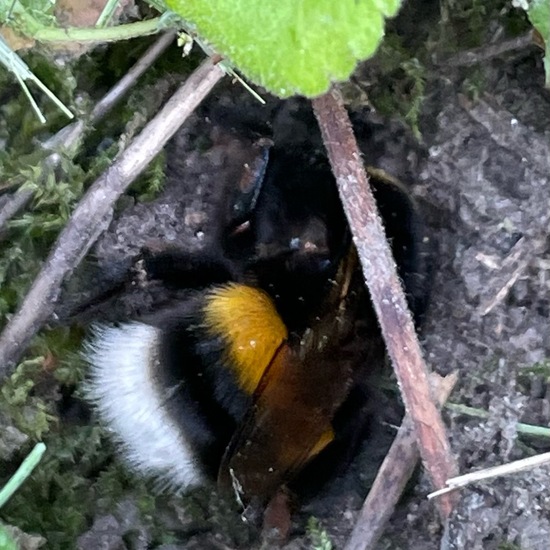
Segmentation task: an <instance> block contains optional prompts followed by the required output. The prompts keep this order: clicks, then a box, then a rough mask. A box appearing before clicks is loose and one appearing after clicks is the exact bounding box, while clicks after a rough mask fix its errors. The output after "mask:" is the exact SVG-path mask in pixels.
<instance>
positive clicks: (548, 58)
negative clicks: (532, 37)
mask: <svg viewBox="0 0 550 550" xmlns="http://www.w3.org/2000/svg"><path fill="white" fill-rule="evenodd" d="M527 15H528V16H529V20H530V21H531V23H532V24H533V27H535V29H537V31H539V33H540V35H541V36H542V39H543V40H544V43H545V45H546V49H545V51H546V53H545V57H544V70H545V72H546V87H547V88H550V0H531V2H529V9H528V10H527Z"/></svg>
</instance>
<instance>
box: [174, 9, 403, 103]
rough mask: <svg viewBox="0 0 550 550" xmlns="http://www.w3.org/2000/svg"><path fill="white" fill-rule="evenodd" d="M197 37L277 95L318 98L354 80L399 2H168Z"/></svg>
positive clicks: (374, 48) (374, 47)
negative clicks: (340, 83)
mask: <svg viewBox="0 0 550 550" xmlns="http://www.w3.org/2000/svg"><path fill="white" fill-rule="evenodd" d="M166 3H167V5H168V6H169V7H170V8H171V9H173V10H174V11H175V12H177V13H178V14H179V15H180V16H181V17H182V18H183V19H184V20H185V21H187V22H188V23H189V24H191V25H192V26H193V28H196V31H197V33H198V35H199V37H200V38H201V39H203V40H205V41H206V42H207V43H208V44H209V45H210V46H211V47H212V48H214V50H215V51H216V52H218V53H220V54H221V55H223V56H225V57H226V58H227V59H228V60H229V62H230V63H232V64H233V65H234V66H235V67H236V68H237V69H238V70H239V71H241V72H242V73H243V74H244V75H245V76H246V77H247V78H249V79H250V80H252V81H253V82H256V83H257V84H260V85H262V86H264V87H266V88H267V89H269V90H270V91H272V92H274V93H275V94H277V95H279V96H280V97H287V96H290V95H293V94H303V95H307V96H316V95H319V94H322V93H323V92H325V91H326V90H327V89H328V87H329V85H330V83H331V82H332V81H336V80H346V79H347V78H349V76H350V74H351V73H352V71H353V69H354V68H355V66H356V64H357V62H358V61H359V60H362V59H366V58H367V57H369V56H371V55H372V54H373V53H374V52H375V50H376V48H377V46H378V43H379V42H380V40H381V38H382V36H383V35H384V17H391V16H393V15H395V13H396V12H397V10H398V8H399V5H400V3H401V2H400V0H337V1H336V0H278V1H277V2H265V1H263V0H167V2H166Z"/></svg>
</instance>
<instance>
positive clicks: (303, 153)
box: [85, 140, 426, 504]
mask: <svg viewBox="0 0 550 550" xmlns="http://www.w3.org/2000/svg"><path fill="white" fill-rule="evenodd" d="M256 147H257V155H256V157H255V158H256V162H255V163H254V164H252V165H251V166H247V170H245V172H246V173H245V176H243V179H242V180H241V181H240V182H239V185H237V186H235V191H234V192H233V193H232V196H231V197H230V198H229V199H228V200H227V201H226V202H225V204H226V205H229V207H228V208H227V207H226V206H224V208H223V210H222V211H221V212H220V215H219V216H218V222H217V223H218V225H219V228H218V230H217V237H216V242H215V244H213V245H212V246H210V247H209V248H208V249H206V250H204V251H201V252H199V253H189V252H184V251H181V250H178V249H175V248H165V249H161V250H154V251H153V250H149V249H145V250H144V251H143V252H142V255H141V260H140V261H141V263H142V265H143V270H144V271H145V273H146V274H147V277H148V278H149V279H152V280H156V281H160V282H161V283H162V284H163V285H165V286H166V287H169V288H173V289H177V290H178V292H179V294H178V296H179V298H177V299H176V300H174V301H173V302H172V303H170V304H168V305H165V306H163V307H161V308H159V309H157V310H156V311H153V312H151V313H148V314H146V315H143V316H141V317H140V318H138V319H134V320H130V321H127V322H123V323H120V324H118V325H116V326H100V327H96V328H95V334H94V336H93V338H92V339H91V340H90V341H89V342H88V344H87V346H86V351H85V355H86V358H87V360H88V362H89V363H90V365H91V369H90V377H89V378H90V379H89V382H88V384H87V394H88V397H89V399H90V400H91V401H93V402H94V404H95V406H96V408H97V411H98V413H99V416H100V417H101V419H102V420H103V421H104V422H105V423H106V425H107V426H108V427H109V428H110V429H111V431H112V433H113V435H114V437H115V438H116V439H117V440H118V442H119V444H120V448H121V451H122V454H123V455H124V457H125V458H126V460H127V461H128V463H129V464H130V465H131V466H132V467H133V468H134V469H135V470H137V471H138V472H141V473H143V474H145V475H147V476H152V477H154V478H156V479H157V480H158V482H159V485H160V487H161V488H168V489H170V490H172V491H181V490H185V489H187V488H190V487H193V486H197V485H201V484H203V483H206V482H207V481H208V480H211V479H216V480H217V481H218V484H219V486H220V487H221V488H222V489H224V490H227V491H229V492H233V493H234V494H235V495H236V496H237V497H238V500H239V501H241V502H243V503H245V504H246V503H247V502H250V501H253V500H256V501H258V502H260V503H262V504H266V503H267V502H268V501H269V500H270V499H271V498H272V497H273V496H274V495H275V494H276V492H277V491H278V490H279V489H280V488H281V487H282V486H290V487H291V489H293V490H295V491H297V492H300V491H301V490H302V489H303V488H304V487H306V486H307V485H308V484H309V483H310V481H311V479H315V480H316V481H318V480H320V479H324V478H325V477H328V476H330V474H331V473H332V472H333V471H334V469H335V468H337V466H338V464H341V463H342V462H345V461H346V460H347V459H349V457H350V456H351V455H352V454H353V450H354V449H355V448H356V447H357V443H358V442H359V441H360V440H361V434H362V433H363V428H364V427H365V425H366V419H367V417H368V415H369V407H370V402H369V399H370V390H369V387H368V383H366V380H368V378H369V375H370V374H372V373H374V372H376V371H377V370H379V369H380V367H381V365H383V363H384V358H385V352H384V345H383V341H382V339H381V335H380V332H379V328H378V325H377V321H376V318H375V315H374V312H373V309H372V305H371V303H370V299H369V296H368V292H367V290H366V288H365V286H364V283H363V277H362V274H361V270H360V268H359V265H358V260H357V257H356V252H355V248H354V246H353V243H352V239H351V235H350V231H349V227H348V225H347V222H346V219H345V216H344V213H343V210H342V207H341V204H340V201H339V197H338V192H337V188H336V184H335V181H334V178H333V176H332V173H331V170H330V166H329V164H328V161H327V159H326V157H325V156H324V155H323V154H319V153H317V152H316V153H314V154H312V153H311V151H308V150H306V149H303V148H288V147H282V146H279V144H277V142H275V143H272V142H270V141H268V140H260V141H259V142H258V144H257V145H256ZM371 184H372V186H373V189H374V193H375V197H376V199H377V202H378V205H379V209H380V211H381V214H382V217H383V220H384V224H385V228H386V233H387V236H388V238H389V239H390V242H391V243H392V249H393V252H394V256H395V259H396V262H397V265H398V269H399V273H400V276H401V277H402V279H403V282H404V286H405V289H406V293H407V296H408V298H409V302H410V305H411V308H412V309H413V311H414V312H415V313H416V314H419V313H420V312H421V311H422V310H423V308H424V305H425V300H426V294H425V288H424V287H425V285H424V283H423V282H421V280H422V278H423V274H422V273H419V268H418V266H419V265H420V264H421V263H422V262H421V261H420V260H419V258H420V255H421V243H420V240H421V237H422V231H421V229H420V228H421V225H420V220H419V216H418V213H417V209H416V206H415V205H414V203H413V201H412V200H411V198H410V197H409V195H408V193H407V191H406V189H405V188H404V187H403V186H402V185H401V184H400V183H399V182H396V181H394V180H393V179H392V178H389V177H387V176H386V175H384V174H383V173H381V172H378V171H372V173H371ZM319 472H323V473H322V475H321V474H319ZM304 490H305V489H304Z"/></svg>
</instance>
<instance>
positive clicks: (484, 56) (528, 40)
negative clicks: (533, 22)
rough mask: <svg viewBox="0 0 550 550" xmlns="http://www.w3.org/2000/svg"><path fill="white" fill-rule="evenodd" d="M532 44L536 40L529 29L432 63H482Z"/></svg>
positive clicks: (456, 65) (465, 65) (445, 64)
mask: <svg viewBox="0 0 550 550" xmlns="http://www.w3.org/2000/svg"><path fill="white" fill-rule="evenodd" d="M534 45H536V42H535V39H534V37H533V31H532V30H530V31H528V32H526V33H525V34H521V35H520V36H515V37H514V38H511V39H510V40H504V41H502V42H498V43H497V44H489V45H485V46H480V47H479V48H474V49H472V50H467V51H463V52H458V53H457V54H453V55H451V56H447V57H441V58H438V57H436V58H435V59H434V64H435V65H439V66H447V67H467V66H470V65H477V64H478V63H483V62H485V61H487V60H489V59H492V58H493V57H498V56H499V55H503V54H505V53H508V52H512V51H514V50H523V49H525V48H527V47H529V46H534Z"/></svg>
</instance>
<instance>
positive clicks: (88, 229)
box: [0, 59, 224, 380]
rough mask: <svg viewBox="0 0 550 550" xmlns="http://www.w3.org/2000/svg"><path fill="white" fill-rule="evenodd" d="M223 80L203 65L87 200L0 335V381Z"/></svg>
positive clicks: (214, 68)
mask: <svg viewBox="0 0 550 550" xmlns="http://www.w3.org/2000/svg"><path fill="white" fill-rule="evenodd" d="M223 75H224V73H223V71H222V69H220V68H219V67H218V66H217V65H213V64H212V62H211V61H210V60H209V59H207V60H206V61H204V62H203V63H202V65H201V66H200V67H199V68H198V69H197V70H196V71H195V72H194V73H193V74H192V75H191V76H190V77H189V78H188V79H187V81H186V82H185V83H184V84H183V85H182V86H181V87H180V88H179V89H178V90H177V91H176V93H175V94H174V95H173V96H172V97H171V98H170V99H169V100H168V102H167V103H166V105H165V106H164V107H163V108H162V110H161V111H160V112H159V113H158V114H157V115H156V116H155V117H154V118H153V119H152V120H151V121H150V122H149V123H148V124H147V126H145V128H144V129H143V130H142V132H141V133H140V134H139V135H138V136H137V137H136V138H135V139H134V141H133V142H132V143H131V144H130V145H129V146H128V148H127V149H126V150H125V151H124V152H123V153H122V154H121V155H120V156H119V157H118V158H117V159H116V160H115V162H114V163H113V164H112V165H111V167H110V168H109V169H108V170H107V171H106V172H105V173H104V174H103V175H102V176H100V177H99V178H98V179H97V180H96V181H95V182H94V184H93V185H92V186H91V187H90V189H89V190H88V191H87V193H86V194H85V195H84V197H83V198H82V200H81V201H80V203H79V204H78V206H77V207H76V209H75V211H74V212H73V214H72V216H71V219H70V220H69V222H68V223H67V225H66V227H65V228H64V229H63V231H62V232H61V234H60V235H59V237H58V239H57V242H56V244H55V246H54V248H53V250H52V252H51V253H50V255H49V257H48V259H47V260H46V262H45V263H44V267H43V268H42V270H41V271H40V273H39V274H38V276H37V278H36V279H35V281H34V283H33V285H32V287H31V289H30V290H29V292H28V294H27V295H26V297H25V299H24V300H23V303H22V304H21V306H20V308H19V311H18V312H17V313H16V314H15V315H14V316H13V318H12V319H11V321H10V322H9V324H8V325H7V326H6V328H5V329H4V332H3V333H2V335H1V336H0V380H2V379H3V378H5V377H6V376H7V375H8V373H9V372H10V367H11V366H13V364H14V363H15V362H16V361H17V360H18V359H19V357H21V355H22V353H23V351H24V350H25V348H26V346H27V344H28V343H29V341H30V339H31V338H32V337H33V336H34V335H35V334H36V333H37V332H38V330H39V329H40V327H41V326H42V325H43V323H44V322H45V321H46V320H47V318H48V317H49V316H50V315H51V314H52V312H53V310H54V306H55V301H56V299H57V296H58V293H59V289H60V286H61V283H62V282H63V279H64V278H65V277H66V276H67V275H68V274H69V273H70V272H71V271H72V270H73V269H75V267H76V266H77V265H78V263H79V262H80V260H81V259H82V257H83V256H84V255H85V254H86V253H87V252H88V250H89V249H90V247H91V246H92V244H93V243H94V241H95V240H96V239H97V237H98V236H99V235H100V233H101V232H103V231H104V230H105V229H106V228H107V227H108V225H109V223H110V220H111V217H112V213H113V207H114V204H115V202H116V200H117V199H118V198H119V197H120V195H121V194H122V193H123V192H124V191H125V190H126V188H127V187H128V186H129V185H130V184H131V183H132V181H134V180H135V179H136V177H137V176H138V175H139V174H140V173H141V172H142V171H143V170H144V169H145V167H146V166H147V165H148V164H149V162H151V160H153V158H154V157H155V155H157V154H158V153H159V152H160V150H161V149H162V148H163V147H164V145H165V144H166V142H167V141H168V140H169V139H170V138H171V137H172V136H173V135H174V133H175V132H176V130H177V129H178V128H179V127H180V126H181V125H182V124H183V122H184V121H185V119H186V118H187V117H188V116H189V115H190V114H191V113H192V112H193V110H194V109H195V108H196V107H197V105H198V104H199V103H200V102H201V101H202V100H203V99H204V98H205V97H206V95H207V94H208V93H209V92H210V90H211V89H212V88H213V87H214V85H215V84H216V83H217V82H218V81H219V80H220V79H221V78H222V76H223Z"/></svg>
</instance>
